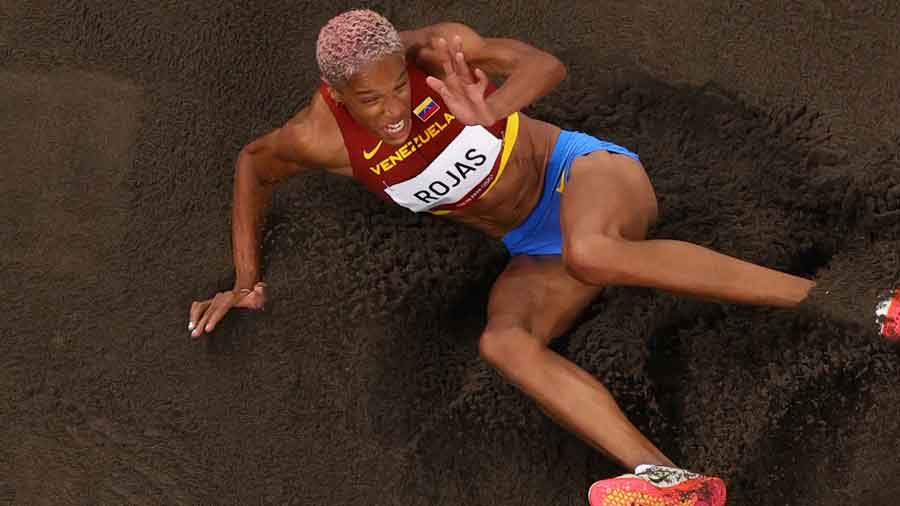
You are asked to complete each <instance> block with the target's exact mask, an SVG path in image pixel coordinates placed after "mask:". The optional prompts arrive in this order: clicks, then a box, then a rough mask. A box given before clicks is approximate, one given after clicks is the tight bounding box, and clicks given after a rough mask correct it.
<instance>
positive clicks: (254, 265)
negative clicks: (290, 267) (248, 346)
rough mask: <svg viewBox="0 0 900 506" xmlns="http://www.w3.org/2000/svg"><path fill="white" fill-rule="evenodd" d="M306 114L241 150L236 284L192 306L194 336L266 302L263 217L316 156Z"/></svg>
mask: <svg viewBox="0 0 900 506" xmlns="http://www.w3.org/2000/svg"><path fill="white" fill-rule="evenodd" d="M305 112H306V111H302V112H301V113H300V114H298V115H297V116H296V117H295V118H293V119H292V120H291V121H290V122H288V123H287V124H285V125H284V126H282V127H281V128H278V129H276V130H273V131H272V132H270V133H268V134H266V135H264V136H262V137H260V138H258V139H256V140H254V141H252V142H250V143H249V144H247V145H246V146H244V148H243V149H241V151H240V153H239V154H238V157H237V161H236V162H235V172H234V192H233V195H232V208H231V241H232V253H233V256H234V267H235V284H234V288H233V289H231V290H226V291H224V292H219V293H217V294H216V295H215V296H214V297H213V298H211V299H208V300H204V301H195V302H194V303H193V304H192V305H191V311H190V321H189V323H188V329H189V330H190V331H191V335H192V336H193V337H199V336H201V335H203V333H204V332H211V331H212V330H213V329H214V328H215V326H216V324H217V323H218V322H219V321H220V320H221V319H222V318H223V317H224V316H225V314H226V313H227V312H228V310H230V309H231V308H232V307H244V308H249V309H260V308H262V307H263V305H264V304H265V302H266V292H265V284H264V283H262V282H260V280H259V250H260V247H259V243H260V236H261V228H262V221H263V218H264V215H265V211H266V210H267V209H268V207H269V203H270V202H271V198H272V191H273V189H274V186H275V184H276V183H278V182H279V181H283V180H284V179H286V178H287V177H289V176H291V175H293V174H296V173H298V172H300V171H302V170H304V169H306V168H308V167H309V166H310V163H309V162H310V160H311V159H312V158H314V157H311V156H309V154H310V153H307V151H308V148H307V146H308V145H309V144H310V141H311V140H312V139H311V138H310V135H309V133H310V125H309V123H310V122H309V121H308V120H307V117H306V116H307V115H306V114H305Z"/></svg>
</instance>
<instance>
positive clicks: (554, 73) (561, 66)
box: [546, 53, 568, 86]
mask: <svg viewBox="0 0 900 506" xmlns="http://www.w3.org/2000/svg"><path fill="white" fill-rule="evenodd" d="M546 54H547V56H546V59H547V75H548V76H551V78H552V79H553V85H554V86H555V85H557V84H559V83H561V82H563V81H564V80H565V79H566V75H567V74H568V70H567V69H566V64H565V63H563V62H562V61H561V60H560V59H559V58H557V57H555V56H553V55H552V54H550V53H546Z"/></svg>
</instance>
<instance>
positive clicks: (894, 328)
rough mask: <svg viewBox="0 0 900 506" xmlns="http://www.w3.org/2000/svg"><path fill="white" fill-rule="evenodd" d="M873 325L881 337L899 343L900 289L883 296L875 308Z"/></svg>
mask: <svg viewBox="0 0 900 506" xmlns="http://www.w3.org/2000/svg"><path fill="white" fill-rule="evenodd" d="M875 323H876V324H877V325H878V327H879V330H880V332H881V337H883V338H885V339H887V340H888V341H894V342H896V341H900V288H897V289H896V290H893V291H890V292H888V293H886V294H884V296H883V297H881V298H880V299H879V300H878V304H877V305H876V306H875Z"/></svg>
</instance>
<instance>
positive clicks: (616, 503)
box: [588, 465, 726, 506]
mask: <svg viewBox="0 0 900 506" xmlns="http://www.w3.org/2000/svg"><path fill="white" fill-rule="evenodd" d="M725 497H726V493H725V482H723V481H722V480H721V479H720V478H717V477H715V476H701V475H699V474H694V473H692V472H690V471H685V470H684V469H676V468H674V467H664V466H647V465H642V466H638V467H637V468H636V469H635V470H634V474H625V475H622V476H619V477H618V478H612V479H610V480H601V481H598V482H597V483H594V484H593V485H591V489H590V490H589V491H588V502H590V503H591V506H724V505H725Z"/></svg>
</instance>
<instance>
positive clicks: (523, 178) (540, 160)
mask: <svg viewBox="0 0 900 506" xmlns="http://www.w3.org/2000/svg"><path fill="white" fill-rule="evenodd" d="M559 130H560V129H559V127H557V126H555V125H551V124H550V123H545V122H543V121H540V120H536V119H534V118H530V117H528V116H526V115H525V114H522V113H519V133H518V137H517V139H516V144H515V147H514V148H513V151H512V153H511V154H510V157H509V160H508V161H507V164H506V168H505V169H504V171H503V175H502V176H501V177H500V179H499V180H498V181H497V183H496V184H495V185H494V187H493V188H491V190H490V191H489V192H488V193H487V194H486V195H484V197H483V198H480V199H478V200H476V201H475V202H473V203H472V204H471V205H469V206H467V207H464V208H462V209H457V210H454V211H453V212H452V213H451V214H448V215H446V218H448V219H450V220H454V221H457V222H460V223H464V224H466V225H468V226H471V227H473V228H475V229H478V230H481V231H482V232H485V233H486V234H488V235H490V236H492V237H495V238H500V237H502V236H503V235H505V234H506V233H507V232H509V231H510V230H512V229H513V228H515V227H516V226H518V225H519V224H520V223H522V222H523V221H525V218H526V217H528V214H529V213H531V210H532V209H534V206H535V205H537V202H538V199H540V197H541V191H542V190H543V187H544V173H545V172H546V168H547V162H548V161H549V160H550V153H552V152H553V146H554V145H555V144H556V138H557V137H558V136H559Z"/></svg>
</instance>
